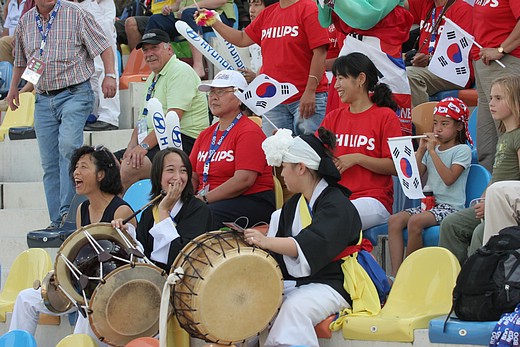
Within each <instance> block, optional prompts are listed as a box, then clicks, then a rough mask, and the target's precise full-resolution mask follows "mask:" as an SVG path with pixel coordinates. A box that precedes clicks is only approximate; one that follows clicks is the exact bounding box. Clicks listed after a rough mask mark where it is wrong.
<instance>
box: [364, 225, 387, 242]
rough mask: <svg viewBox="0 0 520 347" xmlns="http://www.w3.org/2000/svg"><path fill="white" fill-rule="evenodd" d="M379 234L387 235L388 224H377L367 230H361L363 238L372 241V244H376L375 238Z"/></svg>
mask: <svg viewBox="0 0 520 347" xmlns="http://www.w3.org/2000/svg"><path fill="white" fill-rule="evenodd" d="M379 235H388V224H387V223H385V224H379V225H376V226H374V227H372V228H368V229H367V230H363V238H365V239H368V240H369V241H370V242H372V245H373V246H377V238H378V236H379Z"/></svg>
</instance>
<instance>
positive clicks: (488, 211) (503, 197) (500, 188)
mask: <svg viewBox="0 0 520 347" xmlns="http://www.w3.org/2000/svg"><path fill="white" fill-rule="evenodd" d="M484 218H485V219H486V223H485V225H484V237H483V239H482V245H485V244H486V243H487V242H488V241H489V238H490V237H491V236H493V235H497V234H498V232H499V231H500V230H502V229H504V228H507V227H509V226H513V225H520V181H502V182H497V183H493V184H492V185H490V186H489V187H488V188H487V189H486V204H485V207H484Z"/></svg>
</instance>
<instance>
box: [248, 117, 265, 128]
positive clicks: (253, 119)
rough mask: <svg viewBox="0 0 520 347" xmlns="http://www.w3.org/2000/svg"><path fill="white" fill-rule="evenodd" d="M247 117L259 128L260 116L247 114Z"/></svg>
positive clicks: (260, 125)
mask: <svg viewBox="0 0 520 347" xmlns="http://www.w3.org/2000/svg"><path fill="white" fill-rule="evenodd" d="M249 119H251V120H252V121H253V122H255V123H256V124H257V125H258V126H259V127H260V128H261V127H262V118H260V117H258V116H249Z"/></svg>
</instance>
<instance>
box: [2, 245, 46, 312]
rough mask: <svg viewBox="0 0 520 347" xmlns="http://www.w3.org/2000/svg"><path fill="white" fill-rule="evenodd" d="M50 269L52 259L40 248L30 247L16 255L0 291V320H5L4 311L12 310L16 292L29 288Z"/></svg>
mask: <svg viewBox="0 0 520 347" xmlns="http://www.w3.org/2000/svg"><path fill="white" fill-rule="evenodd" d="M51 269H52V259H51V257H50V255H49V253H47V252H46V251H45V250H43V249H41V248H30V249H28V250H26V251H23V252H22V253H20V254H19V255H18V256H17V257H16V259H15V260H14V263H13V266H12V267H11V270H10V271H9V275H7V280H6V281H5V286H4V288H3V290H2V292H1V293H0V322H5V314H6V312H11V311H12V310H13V307H14V302H15V300H16V297H17V296H18V293H19V292H20V291H21V290H23V289H26V288H31V287H32V286H33V283H34V281H36V280H40V281H41V280H42V279H43V277H45V275H47V273H48V272H49V271H50V270H51Z"/></svg>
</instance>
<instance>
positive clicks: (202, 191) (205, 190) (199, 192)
mask: <svg viewBox="0 0 520 347" xmlns="http://www.w3.org/2000/svg"><path fill="white" fill-rule="evenodd" d="M208 193H209V184H206V185H205V186H204V187H203V188H202V189H201V190H199V191H198V192H197V195H200V196H204V195H206V194H208Z"/></svg>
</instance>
